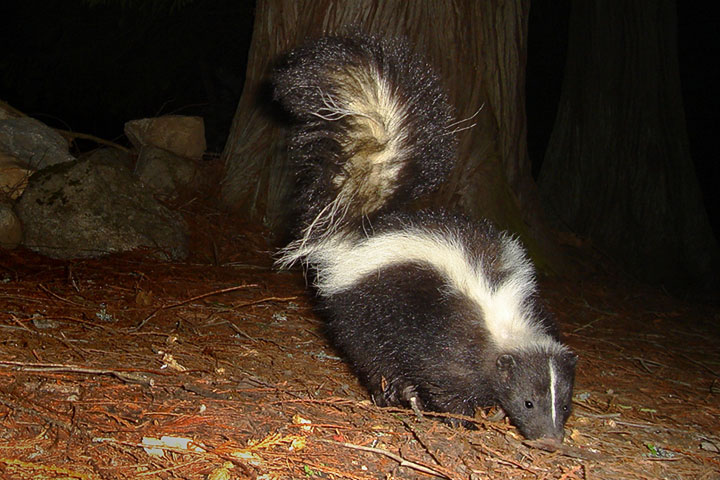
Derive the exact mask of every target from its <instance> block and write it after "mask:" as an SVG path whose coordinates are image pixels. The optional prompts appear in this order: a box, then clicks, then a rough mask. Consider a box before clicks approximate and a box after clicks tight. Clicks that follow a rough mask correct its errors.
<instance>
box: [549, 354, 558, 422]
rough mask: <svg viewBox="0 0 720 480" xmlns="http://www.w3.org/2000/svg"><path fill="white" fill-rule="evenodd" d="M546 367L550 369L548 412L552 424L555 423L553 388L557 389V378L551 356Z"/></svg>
mask: <svg viewBox="0 0 720 480" xmlns="http://www.w3.org/2000/svg"><path fill="white" fill-rule="evenodd" d="M548 368H549V370H550V408H551V410H550V412H551V415H552V421H553V425H555V423H556V422H555V417H556V414H555V390H556V389H557V378H556V377H555V368H554V367H553V362H552V357H550V358H548Z"/></svg>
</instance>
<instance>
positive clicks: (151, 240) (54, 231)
mask: <svg viewBox="0 0 720 480" xmlns="http://www.w3.org/2000/svg"><path fill="white" fill-rule="evenodd" d="M108 163H109V164H108ZM15 210H16V212H17V215H18V217H19V218H20V220H21V222H22V224H23V228H24V231H25V236H24V242H23V243H24V245H25V246H26V247H27V248H29V249H31V250H33V251H36V252H38V253H41V254H44V255H47V256H49V257H53V258H61V259H68V258H89V257H98V256H103V255H107V254H109V253H114V252H124V251H129V250H134V249H137V248H142V247H146V248H150V249H152V251H153V252H154V253H155V256H156V257H158V258H162V259H170V260H180V259H184V258H185V257H186V256H187V232H186V230H187V227H186V225H185V222H184V221H183V219H182V217H181V216H180V215H179V214H177V213H176V212H172V211H170V210H169V209H168V208H166V207H165V206H163V205H162V204H160V203H159V202H158V201H157V200H155V198H154V197H153V196H152V194H151V193H150V191H149V189H147V188H146V187H145V186H144V185H143V184H142V182H140V181H139V180H138V179H137V178H136V177H134V176H133V175H132V172H130V171H129V170H128V169H127V168H125V167H124V166H123V165H122V164H113V163H112V162H108V161H107V158H102V156H101V158H100V159H96V160H93V159H85V160H78V161H75V162H70V163H63V164H60V165H54V166H52V167H48V168H45V169H43V170H40V171H38V172H36V173H35V174H34V175H33V176H32V177H31V178H30V182H29V184H28V187H27V188H26V189H25V192H23V194H22V196H21V197H20V198H19V199H18V200H17V204H16V207H15Z"/></svg>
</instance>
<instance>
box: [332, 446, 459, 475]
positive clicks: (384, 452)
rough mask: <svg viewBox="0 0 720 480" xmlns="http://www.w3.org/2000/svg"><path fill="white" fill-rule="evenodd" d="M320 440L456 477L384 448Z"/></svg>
mask: <svg viewBox="0 0 720 480" xmlns="http://www.w3.org/2000/svg"><path fill="white" fill-rule="evenodd" d="M320 441H321V442H325V443H331V444H333V445H340V446H341V447H346V448H352V449H354V450H363V451H365V452H371V453H377V454H380V455H385V456H386V457H389V458H392V459H393V460H395V461H396V462H398V463H399V464H400V466H401V467H408V468H412V469H414V470H417V471H419V472H423V473H427V474H429V475H435V476H436V477H443V478H449V479H450V480H455V478H456V477H455V476H453V475H450V474H449V473H443V472H440V471H438V470H435V469H433V468H430V467H426V466H424V465H420V464H419V463H415V462H412V461H410V460H406V459H404V458H403V457H401V456H400V455H396V454H394V453H392V452H390V451H388V450H384V449H382V448H374V447H365V446H362V445H355V444H352V443H346V442H336V441H334V440H325V439H320Z"/></svg>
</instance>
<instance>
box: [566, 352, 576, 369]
mask: <svg viewBox="0 0 720 480" xmlns="http://www.w3.org/2000/svg"><path fill="white" fill-rule="evenodd" d="M565 358H566V359H567V362H568V364H570V366H571V367H575V364H577V361H578V356H577V355H576V354H575V353H573V352H568V353H566V354H565Z"/></svg>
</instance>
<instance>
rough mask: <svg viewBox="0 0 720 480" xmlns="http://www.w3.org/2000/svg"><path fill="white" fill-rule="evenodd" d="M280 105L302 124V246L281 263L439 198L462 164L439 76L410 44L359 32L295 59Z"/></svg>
mask: <svg viewBox="0 0 720 480" xmlns="http://www.w3.org/2000/svg"><path fill="white" fill-rule="evenodd" d="M273 79H274V87H275V90H274V92H275V99H276V100H278V101H279V102H280V103H281V105H282V106H283V107H284V108H285V109H286V110H287V111H288V112H290V113H291V114H292V115H293V116H294V117H295V118H296V120H297V123H296V125H295V126H294V127H293V129H292V131H291V134H290V136H289V139H288V150H289V155H290V160H291V162H292V163H293V164H294V166H295V168H297V170H298V176H299V179H298V180H299V183H300V185H299V187H300V188H299V190H300V192H299V202H300V203H299V206H300V210H301V211H300V222H301V228H302V231H301V233H300V238H299V239H298V240H297V241H295V242H293V243H291V244H290V245H289V246H288V247H287V248H286V249H285V250H284V251H283V252H282V258H281V259H280V261H279V263H280V265H281V266H288V265H290V264H292V263H294V262H295V261H297V260H301V259H302V258H303V257H304V256H305V255H306V253H307V249H308V248H312V245H314V244H318V243H319V242H322V241H323V240H324V239H327V238H329V236H332V235H336V234H338V233H343V232H348V231H351V230H353V229H355V228H359V227H362V225H363V223H364V221H365V220H370V221H372V218H373V216H375V215H378V214H380V213H381V212H383V211H387V210H401V209H403V208H404V207H405V206H406V205H407V204H408V203H409V202H410V201H412V200H414V199H416V198H418V197H420V196H421V195H424V194H426V193H428V192H430V191H433V190H435V189H436V188H437V187H438V186H439V185H440V184H441V183H442V181H443V180H444V179H445V177H446V176H447V174H448V173H449V171H450V169H451V167H452V164H453V162H454V160H455V157H456V148H457V146H456V140H455V136H454V132H453V131H452V126H453V115H452V109H451V107H450V105H449V102H448V99H447V95H446V94H445V92H444V91H443V89H442V88H441V87H440V83H439V80H438V78H437V77H436V75H435V74H434V73H433V71H432V69H431V68H430V67H429V66H428V65H427V64H426V63H425V62H424V61H422V60H421V59H420V58H419V57H417V56H415V55H414V54H413V53H412V52H411V51H410V49H409V48H408V46H407V45H406V44H404V43H403V42H399V41H388V40H380V39H377V38H374V37H370V36H364V35H361V34H353V35H350V36H344V37H324V38H321V39H318V40H316V41H314V42H312V43H309V44H307V45H305V46H303V47H300V48H298V49H296V50H293V51H291V52H290V53H289V54H288V55H287V56H286V57H285V58H284V60H283V62H282V63H281V64H280V65H279V66H278V67H277V68H276V70H275V72H274V78H273Z"/></svg>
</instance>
